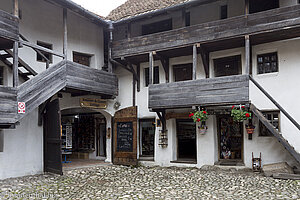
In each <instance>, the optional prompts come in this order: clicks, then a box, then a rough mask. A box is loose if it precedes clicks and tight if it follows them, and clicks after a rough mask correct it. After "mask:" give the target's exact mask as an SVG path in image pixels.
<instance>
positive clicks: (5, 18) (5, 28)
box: [0, 10, 19, 49]
mask: <svg viewBox="0 0 300 200" xmlns="http://www.w3.org/2000/svg"><path fill="white" fill-rule="evenodd" d="M18 40H19V20H18V18H17V17H15V16H13V15H11V14H9V13H7V12H5V11H3V10H0V49H9V48H11V47H12V41H18Z"/></svg>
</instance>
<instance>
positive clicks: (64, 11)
mask: <svg viewBox="0 0 300 200" xmlns="http://www.w3.org/2000/svg"><path fill="white" fill-rule="evenodd" d="M67 18H68V10H67V9H66V8H64V10H63V25H64V47H63V48H64V49H63V50H64V56H65V57H64V60H67V59H68V57H67V56H68V20H67Z"/></svg>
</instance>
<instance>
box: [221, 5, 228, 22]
mask: <svg viewBox="0 0 300 200" xmlns="http://www.w3.org/2000/svg"><path fill="white" fill-rule="evenodd" d="M220 18H221V19H227V18H228V6H227V5H223V6H221V7H220Z"/></svg>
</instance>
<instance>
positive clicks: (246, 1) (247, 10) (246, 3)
mask: <svg viewBox="0 0 300 200" xmlns="http://www.w3.org/2000/svg"><path fill="white" fill-rule="evenodd" d="M248 14H249V0H245V15H248Z"/></svg>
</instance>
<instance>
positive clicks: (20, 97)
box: [0, 60, 118, 125]
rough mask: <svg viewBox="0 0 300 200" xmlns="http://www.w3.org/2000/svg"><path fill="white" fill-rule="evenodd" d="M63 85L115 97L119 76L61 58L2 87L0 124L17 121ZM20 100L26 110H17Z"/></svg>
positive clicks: (0, 90) (0, 89)
mask: <svg viewBox="0 0 300 200" xmlns="http://www.w3.org/2000/svg"><path fill="white" fill-rule="evenodd" d="M63 88H71V89H76V90H80V91H86V92H92V93H93V94H98V95H100V96H101V95H103V96H104V95H105V96H106V97H109V98H115V97H116V96H117V95H118V80H117V77H116V75H114V74H112V73H109V72H105V71H102V70H97V69H93V68H90V67H86V66H83V65H80V64H77V63H74V62H71V61H65V60H64V61H61V62H59V63H57V64H55V65H53V66H51V67H49V68H48V69H46V70H45V71H43V72H42V73H39V74H38V75H36V76H34V77H33V78H31V79H29V80H28V81H26V82H25V83H23V84H21V85H20V86H18V87H17V88H13V87H4V86H1V87H0V100H1V101H0V125H8V124H15V123H17V122H18V121H20V120H21V119H22V118H24V117H25V116H26V114H28V113H30V112H32V111H33V110H34V109H36V108H38V107H39V106H40V105H41V104H43V103H44V102H46V101H47V100H48V99H50V98H51V97H52V96H53V95H55V94H56V93H57V92H59V91H61V90H62V89H63ZM2 100H3V101H2ZM17 102H25V103H26V114H18V111H17Z"/></svg>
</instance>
